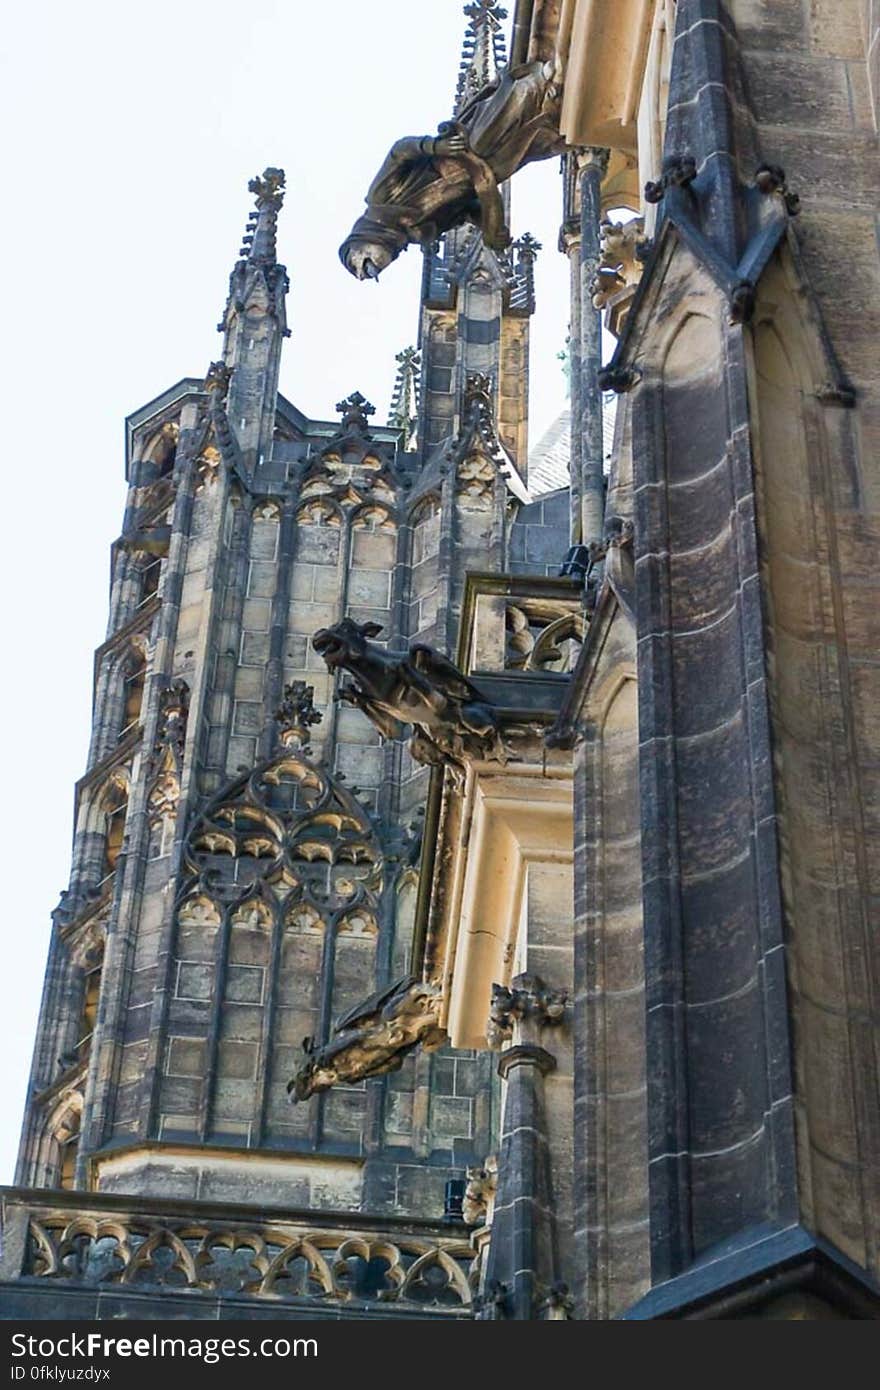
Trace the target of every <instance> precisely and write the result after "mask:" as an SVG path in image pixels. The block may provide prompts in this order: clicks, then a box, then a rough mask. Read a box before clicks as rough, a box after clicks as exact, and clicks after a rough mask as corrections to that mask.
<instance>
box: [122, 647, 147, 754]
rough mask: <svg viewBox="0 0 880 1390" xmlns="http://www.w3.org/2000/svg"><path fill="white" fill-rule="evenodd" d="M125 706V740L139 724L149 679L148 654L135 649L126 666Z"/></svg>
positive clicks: (124, 679) (124, 681) (123, 731)
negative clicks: (146, 684) (147, 679)
mask: <svg viewBox="0 0 880 1390" xmlns="http://www.w3.org/2000/svg"><path fill="white" fill-rule="evenodd" d="M123 669H124V677H123V685H124V706H123V715H122V730H121V732H120V734H119V737H120V739H123V738H125V736H126V734H127V733H129V732H130V731H131V730H132V729H133V728H134V727H135V726H136V725H137V724H138V723H139V722H140V717H141V707H142V705H143V702H144V684H145V682H146V677H147V656H146V652H144V651H140V650H138V648H136V647H133V648H132V651H131V654H130V655H129V658H128V660H127V661H126V663H125V666H124V668H123Z"/></svg>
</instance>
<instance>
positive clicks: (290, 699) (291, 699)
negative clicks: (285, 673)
mask: <svg viewBox="0 0 880 1390" xmlns="http://www.w3.org/2000/svg"><path fill="white" fill-rule="evenodd" d="M314 696H315V687H314V686H313V685H306V683H305V681H301V680H297V681H291V682H290V684H289V685H286V686H285V687H284V699H283V700H282V701H281V704H280V705H279V706H278V708H277V710H276V711H275V719H276V721H277V723H278V736H279V738H280V740H281V743H282V744H283V745H284V747H285V748H287V747H290V746H293V747H296V746H301V747H302V746H305V745H306V744H307V743H308V741H309V729H310V727H311V726H312V725H313V724H320V722H321V720H322V719H323V718H324V716H323V714H322V713H321V711H320V710H317V709H315V704H314Z"/></svg>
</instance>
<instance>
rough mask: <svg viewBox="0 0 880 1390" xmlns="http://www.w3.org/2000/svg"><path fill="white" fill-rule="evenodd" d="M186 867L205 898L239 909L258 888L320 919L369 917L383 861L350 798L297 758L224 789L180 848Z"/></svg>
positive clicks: (287, 757)
mask: <svg viewBox="0 0 880 1390" xmlns="http://www.w3.org/2000/svg"><path fill="white" fill-rule="evenodd" d="M187 863H188V867H189V869H190V870H191V871H192V873H193V875H194V876H195V877H196V878H197V880H198V882H199V885H200V888H201V889H203V890H204V891H205V892H206V893H207V894H208V895H209V896H212V897H218V896H219V897H221V898H222V899H224V900H225V901H227V902H229V901H236V900H238V901H240V900H241V899H242V898H245V897H248V896H250V895H252V894H253V892H254V890H255V888H257V887H258V886H265V887H267V888H269V889H271V890H272V894H273V896H274V898H275V899H276V900H277V899H279V898H283V899H285V900H290V901H292V902H299V901H304V902H309V901H310V902H311V903H312V904H313V905H314V907H315V908H316V909H317V911H319V912H320V913H324V912H327V911H329V912H334V913H335V912H339V911H343V910H346V911H348V909H351V908H354V907H356V906H362V907H364V908H366V909H375V908H376V906H377V904H378V900H379V896H380V894H381V891H382V853H381V850H380V847H379V844H378V842H377V840H376V836H375V834H374V831H373V827H372V824H371V822H370V820H369V817H368V816H367V815H366V813H365V812H364V810H363V808H362V807H361V806H360V805H359V803H358V802H357V801H356V800H355V798H354V797H353V796H351V794H350V793H348V792H346V791H345V790H344V789H343V788H342V787H340V786H339V785H338V784H337V783H336V782H335V781H334V780H333V779H332V778H331V777H330V775H329V774H328V773H327V772H326V771H325V770H324V769H323V768H319V767H317V766H315V764H313V763H312V762H310V761H309V760H308V759H307V758H305V757H303V756H302V755H301V753H299V752H298V751H294V752H285V753H284V754H283V755H281V756H279V757H276V758H275V759H273V760H272V761H271V762H270V763H266V764H263V765H262V766H260V767H258V768H256V769H255V770H254V771H253V772H252V773H251V774H249V775H248V776H247V777H244V778H239V779H238V781H237V782H235V783H233V784H232V786H231V787H230V788H227V789H226V791H225V792H224V793H222V794H221V795H220V796H219V797H218V798H217V799H216V800H215V801H214V803H213V804H212V805H211V806H210V807H209V808H208V810H207V811H206V812H205V813H204V814H203V815H202V816H201V817H200V819H199V820H198V821H197V823H196V825H195V827H194V828H193V830H192V831H191V832H190V835H189V837H188V841H187Z"/></svg>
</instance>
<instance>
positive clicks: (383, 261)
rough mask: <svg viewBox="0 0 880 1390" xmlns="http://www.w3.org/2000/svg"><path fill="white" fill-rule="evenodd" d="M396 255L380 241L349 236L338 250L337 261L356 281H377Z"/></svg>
mask: <svg viewBox="0 0 880 1390" xmlns="http://www.w3.org/2000/svg"><path fill="white" fill-rule="evenodd" d="M396 254H397V253H396V252H395V251H393V250H392V249H391V248H390V247H389V246H383V244H382V243H381V242H380V241H371V240H369V239H368V238H366V237H357V236H350V237H348V238H347V239H346V240H345V241H344V242H343V243H342V245H341V246H340V248H339V259H340V260H341V261H342V264H343V265H344V266H345V268H346V270H347V271H348V272H349V273H350V274H351V275H353V276H354V277H355V279H356V280H378V278H379V276H380V275H381V273H382V271H383V270H385V269H386V267H387V266H389V265H390V264H391V262H392V261H393V260H394V257H395V255H396Z"/></svg>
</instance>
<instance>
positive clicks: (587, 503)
mask: <svg viewBox="0 0 880 1390" xmlns="http://www.w3.org/2000/svg"><path fill="white" fill-rule="evenodd" d="M575 158H576V160H577V167H578V185H579V197H578V202H579V206H580V252H579V259H580V266H579V269H580V282H579V287H578V288H579V292H580V312H579V315H578V317H579V325H580V347H579V354H578V356H579V368H580V387H579V391H578V398H577V403H578V413H577V415H576V414H575V409H574V407H575V396H574V393H572V439H574V435H575V433H576V432H577V433H578V435H579V443H578V447H577V455H578V461H579V467H580V489H579V491H580V503H581V517H580V523H581V535H580V540H581V541H582V542H583V543H584V545H589V544H590V543H591V542H597V541H601V539H602V532H603V528H604V515H605V479H604V469H603V462H604V456H605V443H604V437H603V422H602V413H603V412H602V392H601V390H600V388H599V372H600V370H601V367H602V316H601V314H600V313H599V312H598V311H597V310H596V309H594V308H593V289H592V286H593V281H594V279H595V277H596V272H597V271H598V269H599V261H600V258H601V247H600V244H599V223H600V222H601V220H602V180H603V178H604V177H605V172H606V170H607V168H608V150H605V149H597V148H595V147H592V146H589V147H587V148H586V149H581V150H578V151H577V152H576V155H575Z"/></svg>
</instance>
